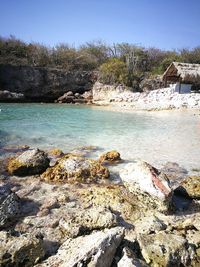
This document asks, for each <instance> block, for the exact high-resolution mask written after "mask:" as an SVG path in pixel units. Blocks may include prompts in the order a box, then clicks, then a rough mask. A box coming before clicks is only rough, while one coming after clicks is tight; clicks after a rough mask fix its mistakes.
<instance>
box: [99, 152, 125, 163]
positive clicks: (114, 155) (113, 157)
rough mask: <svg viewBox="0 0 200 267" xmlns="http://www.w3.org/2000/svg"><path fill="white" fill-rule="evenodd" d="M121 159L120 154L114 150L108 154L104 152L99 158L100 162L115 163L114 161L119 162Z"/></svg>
mask: <svg viewBox="0 0 200 267" xmlns="http://www.w3.org/2000/svg"><path fill="white" fill-rule="evenodd" d="M120 160H121V157H120V153H119V152H117V151H116V150H112V151H109V152H106V153H104V154H102V155H101V156H100V158H99V161H100V162H107V161H108V162H116V161H120Z"/></svg>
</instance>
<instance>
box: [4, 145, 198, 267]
mask: <svg viewBox="0 0 200 267" xmlns="http://www.w3.org/2000/svg"><path fill="white" fill-rule="evenodd" d="M93 149H94V148H93V147H84V148H80V149H78V150H76V151H72V152H71V153H68V154H64V153H63V152H62V151H61V150H59V149H54V150H51V151H47V152H44V151H41V150H39V149H31V148H28V147H22V148H16V149H13V150H12V151H13V152H14V153H13V155H12V157H10V158H7V159H5V160H2V161H1V162H0V164H1V165H0V171H1V174H0V178H1V184H0V266H37V267H47V266H55V267H57V266H65V267H73V266H74V267H75V266H88V267H92V266H98V267H109V266H112V267H134V266H135V267H136V266H137V267H140V266H142V267H144V266H153V267H154V266H159V267H160V266H163V267H164V266H170V267H171V266H176V267H182V266H192V267H198V266H200V213H199V212H200V177H199V176H192V177H189V176H187V172H186V171H185V170H184V169H182V168H180V167H179V166H178V165H177V164H175V163H168V164H166V166H165V167H164V168H163V169H162V170H158V169H156V168H154V167H153V166H151V165H150V164H148V163H147V162H144V161H141V160H137V161H132V162H129V163H123V167H122V168H121V170H120V171H119V173H118V178H119V182H118V183H116V182H115V183H114V181H113V177H112V172H111V171H110V166H111V165H113V164H119V165H120V164H121V162H123V160H122V159H121V158H120V154H119V153H118V152H117V151H110V152H107V153H105V154H103V155H101V156H100V158H99V159H91V158H87V154H88V152H91V151H92V150H93Z"/></svg>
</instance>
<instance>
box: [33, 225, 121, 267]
mask: <svg viewBox="0 0 200 267" xmlns="http://www.w3.org/2000/svg"><path fill="white" fill-rule="evenodd" d="M123 236H124V233H123V229H122V228H120V227H116V228H112V229H109V230H105V231H98V232H94V233H92V234H90V235H86V236H80V237H77V238H74V239H68V240H67V241H65V242H64V243H63V245H62V246H61V247H60V248H59V250H58V252H57V254H56V255H55V256H52V257H50V258H48V259H47V260H46V261H44V262H43V263H41V264H38V265H37V267H45V266H60V267H75V266H88V267H95V266H96V267H109V266H111V264H112V261H113V257H114V255H115V252H116V249H117V247H118V246H119V245H120V243H121V241H122V239H123Z"/></svg>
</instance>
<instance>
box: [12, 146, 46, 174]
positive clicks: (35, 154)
mask: <svg viewBox="0 0 200 267" xmlns="http://www.w3.org/2000/svg"><path fill="white" fill-rule="evenodd" d="M48 166H49V158H48V157H47V154H46V153H45V152H44V151H42V150H39V149H29V150H27V151H25V152H24V153H22V154H21V155H19V156H18V157H16V158H13V159H11V160H10V161H9V162H8V172H9V173H10V174H12V175H17V176H26V175H35V174H40V173H42V172H44V171H45V170H46V169H47V168H48Z"/></svg>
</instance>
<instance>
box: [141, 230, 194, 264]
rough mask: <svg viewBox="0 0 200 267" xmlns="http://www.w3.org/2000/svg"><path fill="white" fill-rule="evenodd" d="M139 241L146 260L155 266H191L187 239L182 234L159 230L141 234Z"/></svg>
mask: <svg viewBox="0 0 200 267" xmlns="http://www.w3.org/2000/svg"><path fill="white" fill-rule="evenodd" d="M138 242H139V245H140V248H141V253H142V256H143V257H144V259H145V261H146V262H147V263H148V264H150V265H151V266H154V267H158V266H159V267H167V266H177V267H178V266H189V265H188V264H189V262H190V253H189V249H188V243H187V240H186V239H185V238H184V237H183V236H180V235H176V234H172V233H166V232H159V233H156V234H151V235H140V237H139V238H138Z"/></svg>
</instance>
